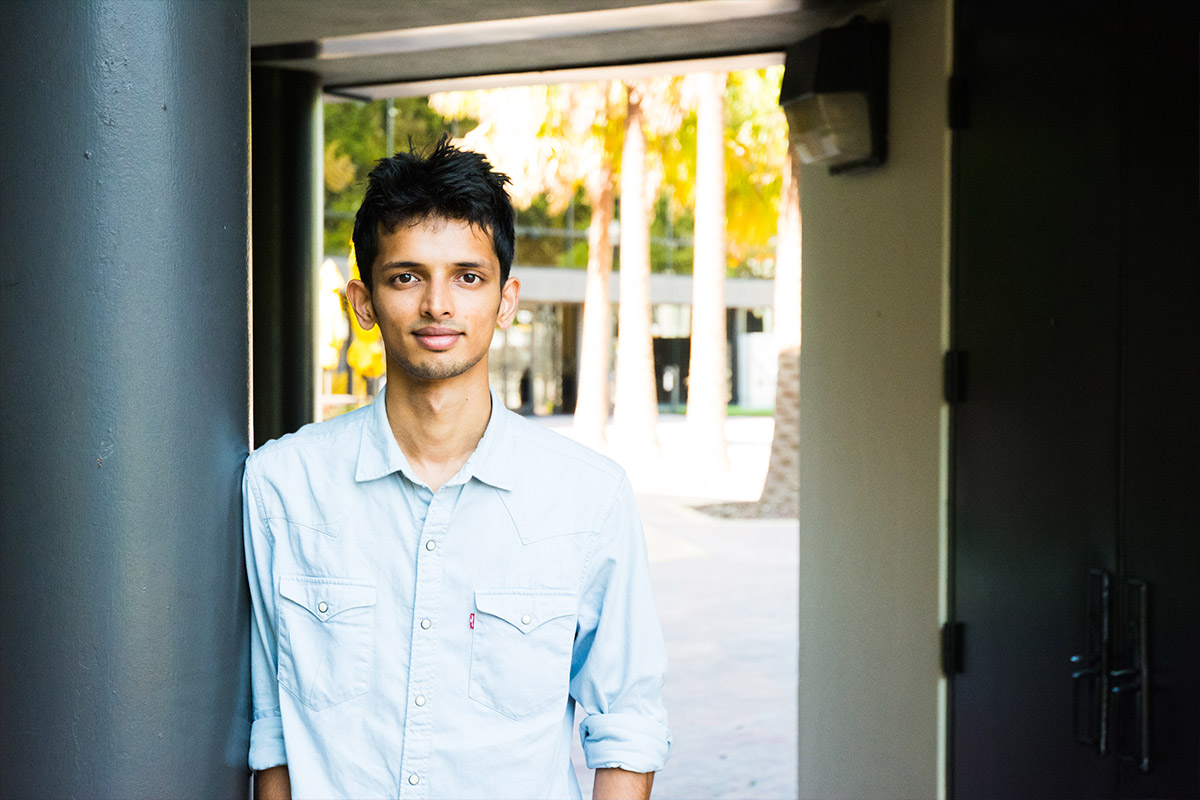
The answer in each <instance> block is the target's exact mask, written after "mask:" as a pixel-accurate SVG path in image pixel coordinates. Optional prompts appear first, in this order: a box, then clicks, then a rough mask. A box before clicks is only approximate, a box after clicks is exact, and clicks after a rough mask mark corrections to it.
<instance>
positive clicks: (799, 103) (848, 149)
mask: <svg viewBox="0 0 1200 800" xmlns="http://www.w3.org/2000/svg"><path fill="white" fill-rule="evenodd" d="M887 70H888V25H887V23H886V22H867V21H866V19H864V18H863V17H855V18H854V20H852V21H851V22H849V23H848V24H846V25H843V26H842V27H840V28H828V29H826V30H823V31H821V32H820V33H818V34H816V35H815V36H811V37H809V38H807V39H805V40H803V41H801V42H797V43H796V44H794V45H792V46H791V47H789V48H788V50H787V61H786V63H785V66H784V70H783V85H782V86H781V87H780V92H779V104H780V105H781V106H783V112H784V114H785V115H786V116H787V120H788V135H789V137H790V138H791V141H792V145H793V146H794V147H795V148H796V150H797V152H798V153H799V155H800V160H801V161H802V162H803V163H805V164H817V163H821V164H828V165H829V173H830V174H831V175H837V174H839V173H846V172H857V171H859V170H864V169H869V168H871V167H877V166H879V165H880V164H882V163H883V162H884V161H885V160H886V159H887V100H888V85H887V84H888V80H887Z"/></svg>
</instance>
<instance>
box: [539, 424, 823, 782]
mask: <svg viewBox="0 0 1200 800" xmlns="http://www.w3.org/2000/svg"><path fill="white" fill-rule="evenodd" d="M538 421H539V422H541V423H542V424H544V425H546V426H547V427H552V428H555V429H556V430H559V431H560V432H561V433H564V434H566V435H568V436H571V435H573V430H572V429H571V427H570V426H571V419H570V417H550V418H542V419H540V420H538ZM771 429H772V422H771V420H770V419H769V418H761V417H757V418H755V417H738V418H732V419H730V420H729V422H728V424H727V428H726V436H727V438H728V439H729V442H730V448H729V460H730V465H731V466H730V468H729V469H727V470H726V469H721V468H714V467H712V466H709V465H705V464H703V463H700V462H699V461H698V460H697V459H696V458H695V457H694V455H693V454H692V453H690V452H689V450H688V442H689V438H688V435H687V426H686V424H685V422H684V421H683V419H682V418H681V417H675V416H663V417H662V418H661V419H660V423H659V428H658V438H659V442H660V444H661V456H654V455H647V454H646V453H642V452H621V451H620V450H619V449H618V448H612V449H610V450H609V455H611V456H613V457H614V458H616V459H617V460H618V461H620V462H621V463H622V464H623V465H625V468H626V470H627V471H628V472H629V475H630V480H631V481H632V483H633V486H634V490H635V492H636V493H637V496H638V504H639V507H640V508H641V512H642V519H643V523H644V525H645V528H646V540H647V545H648V548H649V552H650V570H651V578H652V580H653V582H654V593H655V599H656V601H657V604H658V611H659V616H660V618H661V620H662V625H663V632H664V635H665V636H666V640H667V655H668V658H669V659H670V677H669V678H668V680H667V685H666V689H665V691H664V694H665V702H666V705H667V711H668V713H669V714H670V726H671V732H672V734H673V736H674V746H673V750H672V754H671V760H670V761H669V762H668V763H667V766H666V768H665V769H663V770H662V771H661V772H660V773H659V774H658V776H657V777H656V778H655V781H654V797H655V798H656V800H704V799H705V798H713V799H714V800H715V798H747V799H753V798H757V799H758V800H780V799H782V798H794V797H796V792H797V716H796V715H797V695H796V686H797V681H798V677H797V664H798V661H799V648H798V642H797V630H798V628H799V618H798V602H799V601H798V585H797V582H798V576H799V528H798V523H797V521H796V520H730V519H717V518H713V517H710V516H707V515H705V514H702V513H700V512H698V511H696V510H695V509H694V508H693V506H696V505H704V504H708V503H718V502H728V501H751V500H755V499H757V497H758V492H759V490H760V489H761V487H762V480H763V476H764V475H765V473H766V465H767V456H768V454H769V449H770V440H771ZM574 759H575V765H576V771H577V772H578V774H579V775H580V784H581V785H582V786H583V787H584V796H585V797H590V793H591V783H592V781H591V776H590V774H588V771H587V770H586V768H585V767H584V765H583V757H582V753H581V752H580V750H579V746H578V743H576V746H575V751H574Z"/></svg>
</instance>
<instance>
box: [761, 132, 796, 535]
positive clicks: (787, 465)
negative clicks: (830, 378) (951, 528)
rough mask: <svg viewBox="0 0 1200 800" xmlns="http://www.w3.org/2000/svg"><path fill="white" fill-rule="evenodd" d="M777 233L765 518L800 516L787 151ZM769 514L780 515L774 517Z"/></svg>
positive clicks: (792, 186)
mask: <svg viewBox="0 0 1200 800" xmlns="http://www.w3.org/2000/svg"><path fill="white" fill-rule="evenodd" d="M788 156H789V157H788V159H787V160H786V161H785V162H784V169H783V191H782V192H781V196H780V198H779V233H778V236H777V238H776V250H775V342H776V344H777V345H778V347H779V373H778V376H777V378H776V381H775V433H774V436H773V437H772V439H771V460H770V462H769V464H768V466H767V478H766V480H765V481H764V483H763V492H762V497H761V498H760V499H759V505H760V508H761V510H762V512H763V514H764V516H765V515H768V514H770V515H771V516H776V515H778V514H779V512H783V511H787V512H790V513H789V514H788V515H789V516H791V515H793V514H794V515H799V513H800V509H799V505H798V504H799V502H800V295H801V246H800V244H801V238H800V237H801V233H800V231H801V228H800V164H799V160H798V159H797V157H796V153H795V150H794V149H793V148H792V147H791V146H789V147H788ZM771 512H776V513H774V514H772V513H771Z"/></svg>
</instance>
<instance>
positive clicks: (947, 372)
mask: <svg viewBox="0 0 1200 800" xmlns="http://www.w3.org/2000/svg"><path fill="white" fill-rule="evenodd" d="M942 396H943V397H944V398H945V400H946V402H947V403H961V402H963V401H964V400H966V399H967V354H966V352H964V351H962V350H948V351H946V355H945V357H944V358H943V360H942Z"/></svg>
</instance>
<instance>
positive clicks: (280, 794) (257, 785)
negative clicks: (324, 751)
mask: <svg viewBox="0 0 1200 800" xmlns="http://www.w3.org/2000/svg"><path fill="white" fill-rule="evenodd" d="M646 796H647V797H649V796H650V795H649V794H647V795H646ZM254 800H292V781H291V778H290V777H288V768H287V764H280V765H279V766H278V767H271V768H270V769H264V770H262V771H261V772H256V773H254Z"/></svg>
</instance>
